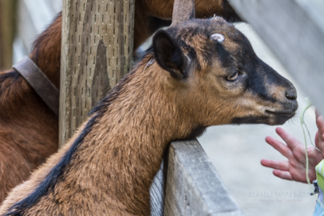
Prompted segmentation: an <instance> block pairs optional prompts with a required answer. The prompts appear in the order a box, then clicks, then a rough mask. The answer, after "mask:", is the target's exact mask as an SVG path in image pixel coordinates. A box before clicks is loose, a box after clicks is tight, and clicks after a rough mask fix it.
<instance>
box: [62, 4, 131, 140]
mask: <svg viewBox="0 0 324 216" xmlns="http://www.w3.org/2000/svg"><path fill="white" fill-rule="evenodd" d="M62 20H63V21H62V22H63V24H62V25H63V32H62V55H61V56H62V59H61V85H60V123H59V126H60V127H59V128H60V129H59V131H60V132H59V144H60V146H61V145H63V144H64V143H65V141H66V140H67V139H68V138H70V137H71V135H72V134H73V133H74V131H75V130H76V128H77V127H78V126H79V125H80V124H81V123H82V122H83V121H84V120H85V119H86V118H87V116H88V113H89V111H90V110H91V109H92V107H93V106H94V105H96V104H97V103H98V102H99V101H100V100H102V99H103V98H104V97H105V96H106V94H107V93H108V91H109V90H110V89H111V88H113V87H114V86H115V85H116V84H117V82H118V81H119V80H120V78H122V77H123V76H124V75H125V74H126V73H127V72H128V71H129V68H130V63H131V59H132V54H133V51H132V49H133V26H134V0H109V1H102V0H78V1H77V0H64V1H63V19H62Z"/></svg>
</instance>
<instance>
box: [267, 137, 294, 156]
mask: <svg viewBox="0 0 324 216" xmlns="http://www.w3.org/2000/svg"><path fill="white" fill-rule="evenodd" d="M265 141H266V142H267V143H268V144H269V145H271V146H272V147H273V148H275V149H276V150H277V151H279V152H280V154H282V155H283V156H285V157H286V158H290V157H291V156H292V155H293V154H292V151H291V149H290V148H289V147H288V146H286V145H285V144H283V143H282V142H280V141H279V140H276V139H274V138H272V137H270V136H268V137H266V139H265Z"/></svg>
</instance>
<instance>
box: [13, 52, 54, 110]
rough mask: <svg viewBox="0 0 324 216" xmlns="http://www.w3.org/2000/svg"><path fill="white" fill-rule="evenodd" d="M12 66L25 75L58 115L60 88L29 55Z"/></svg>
mask: <svg viewBox="0 0 324 216" xmlns="http://www.w3.org/2000/svg"><path fill="white" fill-rule="evenodd" d="M12 67H13V68H14V69H15V70H16V71H17V72H18V73H19V74H20V75H21V76H22V77H24V79H25V80H26V81H27V82H28V84H29V85H30V86H31V87H32V88H33V89H34V90H35V92H36V93H37V94H38V95H39V96H40V97H41V99H42V100H43V101H44V102H45V103H46V105H47V106H48V107H49V108H50V109H51V110H52V111H53V112H54V113H55V114H56V115H57V116H58V114H59V101H60V93H59V90H58V89H57V88H56V87H55V86H54V85H53V83H52V82H51V81H50V80H49V79H48V78H47V76H46V75H45V74H44V73H43V72H42V71H41V70H40V69H39V67H37V65H36V64H35V63H34V62H33V61H32V60H31V59H30V58H29V57H28V56H25V57H24V58H23V59H22V60H21V61H20V62H18V63H17V64H15V65H13V66H12Z"/></svg>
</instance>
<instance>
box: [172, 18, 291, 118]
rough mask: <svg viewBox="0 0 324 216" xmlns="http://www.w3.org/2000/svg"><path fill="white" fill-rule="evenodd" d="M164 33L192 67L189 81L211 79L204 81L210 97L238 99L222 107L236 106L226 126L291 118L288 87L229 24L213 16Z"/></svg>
mask: <svg viewBox="0 0 324 216" xmlns="http://www.w3.org/2000/svg"><path fill="white" fill-rule="evenodd" d="M166 31H167V33H168V34H169V35H170V36H171V37H172V38H174V39H175V41H176V42H177V44H178V45H179V47H181V49H182V51H183V53H184V54H185V55H186V56H187V57H188V58H189V59H190V60H189V61H190V62H191V63H193V64H192V66H191V67H194V69H192V68H190V70H191V71H194V72H192V75H191V76H192V77H195V76H196V74H201V75H200V76H210V77H213V78H215V79H217V81H216V82H215V80H214V82H213V83H212V79H210V80H211V81H210V83H208V82H207V83H206V85H211V88H215V91H216V92H218V94H219V95H216V94H215V97H224V98H223V99H224V100H225V99H226V95H227V96H228V98H233V97H240V100H236V101H234V102H233V103H232V104H229V105H228V107H227V109H231V108H232V109H237V107H241V109H239V110H240V111H238V112H236V114H235V115H233V116H232V117H231V121H230V122H229V123H238V124H241V123H266V124H283V123H284V122H285V121H287V120H288V119H289V118H291V117H292V116H293V115H294V114H295V111H296V109H297V101H296V97H297V95H296V90H295V88H294V86H293V85H292V84H291V82H289V81H288V80H287V79H285V78H283V77H282V76H281V75H279V74H278V73H277V72H276V71H275V70H273V69H272V68H271V67H270V66H268V65H267V64H266V63H264V62H263V61H262V60H261V59H259V58H258V56H257V55H256V54H255V52H254V50H253V48H252V46H251V44H250V42H249V41H248V39H247V38H246V37H245V36H244V35H243V34H242V33H241V32H240V31H238V30H237V29H236V28H235V27H234V26H233V25H232V24H229V23H227V22H226V21H225V20H224V19H222V18H220V17H213V18H211V19H209V20H200V19H196V20H191V21H188V22H184V23H181V24H179V25H177V26H174V27H171V28H169V29H167V30H166ZM215 33H219V34H222V35H224V36H225V39H224V41H222V42H218V41H217V40H213V39H211V38H210V37H211V35H213V34H215ZM189 78H190V77H189ZM189 78H188V79H189ZM217 82H219V83H217ZM220 95H221V96H220ZM232 101H233V100H232ZM236 111H237V110H236Z"/></svg>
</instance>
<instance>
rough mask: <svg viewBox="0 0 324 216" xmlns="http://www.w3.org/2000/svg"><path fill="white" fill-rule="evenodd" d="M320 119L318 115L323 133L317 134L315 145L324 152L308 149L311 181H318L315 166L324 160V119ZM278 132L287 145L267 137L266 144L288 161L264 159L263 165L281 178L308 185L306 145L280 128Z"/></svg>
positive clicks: (317, 120)
mask: <svg viewBox="0 0 324 216" xmlns="http://www.w3.org/2000/svg"><path fill="white" fill-rule="evenodd" d="M319 117H321V116H318V115H317V118H316V123H317V127H318V128H319V131H321V132H318V133H317V135H316V138H315V143H316V146H317V148H319V149H320V150H322V149H323V150H322V154H321V152H319V151H318V150H316V149H315V148H314V147H308V148H307V154H308V164H309V172H308V176H309V179H310V181H313V180H315V179H316V172H315V166H316V165H317V164H318V163H319V162H320V161H321V160H322V159H323V158H324V157H323V156H324V123H323V117H321V118H319ZM276 132H277V134H278V135H279V136H280V137H281V138H282V139H283V140H284V141H285V142H286V145H285V144H284V143H282V142H281V141H279V140H276V139H274V138H272V137H270V136H268V137H266V142H267V143H268V144H270V145H271V146H272V147H273V148H275V149H276V150H277V151H279V152H280V153H281V154H282V155H283V156H285V157H286V158H287V159H288V161H276V160H266V159H263V160H261V164H262V165H263V166H265V167H269V168H273V169H274V170H273V174H274V175H275V176H277V177H279V178H282V179H286V180H294V181H298V182H303V183H307V179H306V156H305V145H304V144H303V143H301V142H300V141H299V140H297V139H296V138H294V137H293V136H291V135H290V134H289V133H287V132H286V131H285V130H284V129H282V128H280V127H278V128H276Z"/></svg>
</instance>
